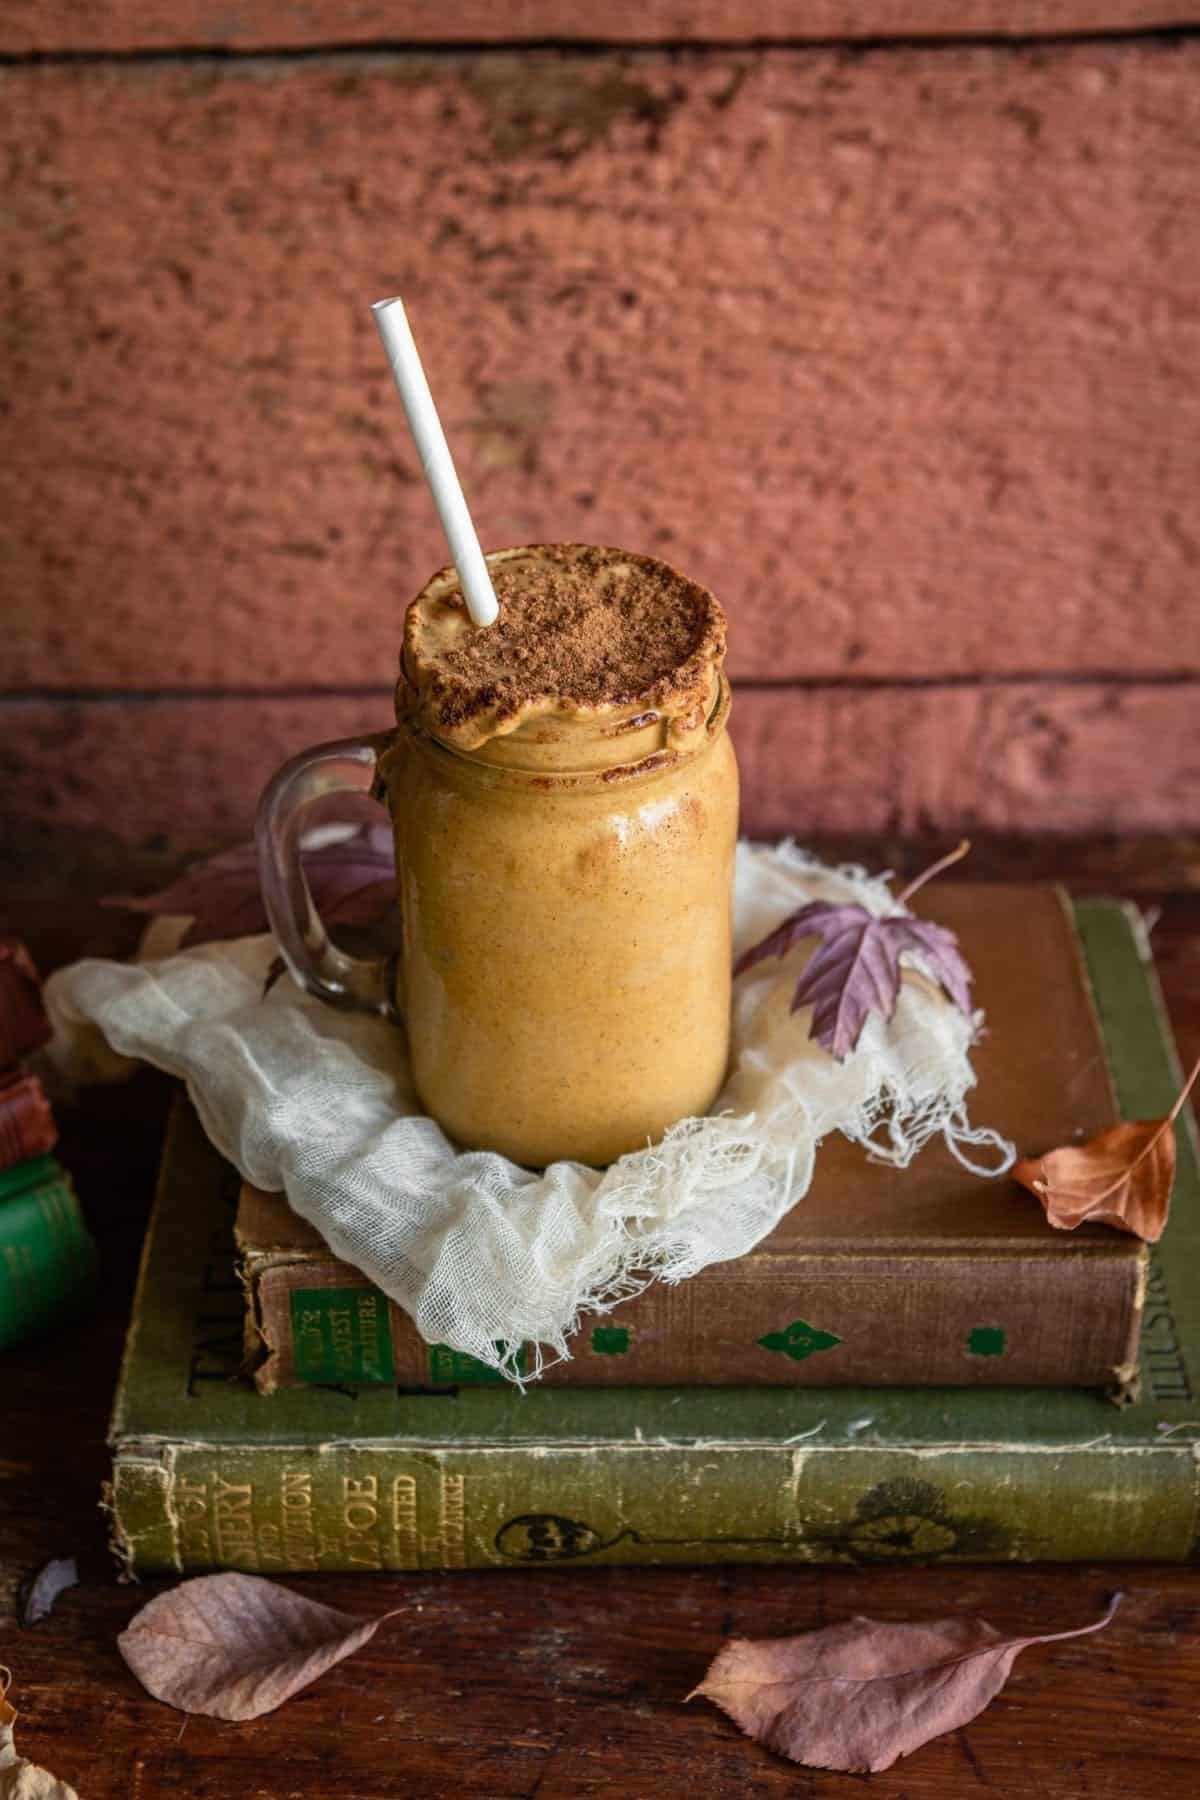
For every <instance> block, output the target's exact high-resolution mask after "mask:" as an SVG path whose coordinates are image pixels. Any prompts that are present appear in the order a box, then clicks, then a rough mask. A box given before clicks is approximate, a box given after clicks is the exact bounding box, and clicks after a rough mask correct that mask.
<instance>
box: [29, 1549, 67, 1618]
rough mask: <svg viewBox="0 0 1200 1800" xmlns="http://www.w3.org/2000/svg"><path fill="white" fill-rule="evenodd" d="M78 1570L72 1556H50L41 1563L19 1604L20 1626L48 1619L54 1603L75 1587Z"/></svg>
mask: <svg viewBox="0 0 1200 1800" xmlns="http://www.w3.org/2000/svg"><path fill="white" fill-rule="evenodd" d="M78 1582H79V1570H78V1568H77V1567H76V1564H75V1558H74V1557H73V1556H52V1557H51V1558H50V1561H49V1562H47V1563H43V1564H42V1566H41V1568H40V1569H39V1570H38V1572H37V1574H36V1575H35V1576H34V1578H33V1580H32V1581H31V1582H30V1583H29V1585H28V1587H27V1588H26V1590H25V1593H24V1596H23V1599H22V1603H21V1623H22V1625H36V1624H37V1622H38V1620H39V1619H46V1618H49V1616H50V1614H51V1613H52V1612H53V1610H54V1602H55V1601H56V1600H57V1599H58V1596H59V1595H60V1594H62V1593H65V1591H66V1590H67V1588H73V1587H75V1586H77V1584H78Z"/></svg>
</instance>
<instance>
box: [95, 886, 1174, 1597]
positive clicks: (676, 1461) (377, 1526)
mask: <svg viewBox="0 0 1200 1800" xmlns="http://www.w3.org/2000/svg"><path fill="white" fill-rule="evenodd" d="M1077 915H1078V921H1079V928H1080V935H1081V940H1082V943H1083V946H1084V953H1085V956H1086V958H1087V961H1088V966H1089V972H1090V975H1091V979H1092V985H1093V990H1094V993H1095V996H1096V1000H1097V1005H1098V1008H1099V1013H1100V1019H1101V1024H1102V1027H1103V1030H1104V1035H1105V1040H1106V1043H1107V1045H1108V1049H1109V1055H1110V1062H1111V1066H1112V1071H1113V1075H1114V1078H1115V1081H1116V1085H1117V1089H1118V1095H1119V1101H1120V1106H1121V1111H1122V1112H1123V1114H1124V1115H1125V1116H1126V1117H1128V1118H1148V1117H1155V1116H1159V1115H1161V1114H1163V1113H1165V1112H1166V1111H1167V1110H1168V1108H1169V1107H1170V1104H1171V1102H1172V1100H1173V1098H1174V1096H1175V1093H1176V1092H1177V1091H1178V1083H1179V1071H1178V1067H1177V1064H1176V1062H1175V1058H1174V1055H1173V1052H1172V1050H1171V1047H1170V1039H1169V1035H1168V1032H1167V1029H1166V1026H1165V1022H1164V1014H1163V1012H1162V1008H1161V1003H1160V1001H1159V998H1158V994H1157V988H1156V985H1155V982H1154V977H1153V972H1152V970H1151V968H1150V965H1149V957H1148V953H1147V951H1146V949H1145V946H1144V944H1143V942H1142V940H1141V937H1140V935H1139V931H1138V928H1137V925H1136V921H1135V920H1134V918H1133V917H1132V916H1131V914H1130V913H1129V912H1128V911H1127V910H1126V909H1125V908H1124V907H1122V906H1120V905H1118V904H1115V903H1113V902H1104V901H1097V902H1084V903H1081V904H1080V905H1079V907H1078V909H1077ZM167 1196H169V1204H165V1203H163V1202H164V1200H165V1199H166V1197H167ZM237 1200H238V1178H237V1175H236V1173H235V1172H234V1171H233V1170H232V1169H230V1168H229V1166H228V1165H227V1164H225V1163H224V1162H223V1161H222V1159H221V1158H220V1157H219V1156H218V1155H217V1153H216V1152H215V1151H214V1150H212V1149H211V1148H210V1147H209V1145H208V1143H207V1140H206V1139H205V1138H204V1136H203V1134H202V1133H201V1130H200V1127H199V1125H198V1124H197V1122H196V1120H195V1118H194V1117H193V1115H192V1114H191V1112H190V1111H189V1110H188V1109H187V1108H186V1107H183V1106H179V1107H177V1109H176V1114H175V1117H174V1119H173V1121H172V1126H171V1136H170V1142H169V1145H168V1153H167V1156H166V1158H165V1159H164V1168H163V1175H162V1182H161V1188H160V1204H159V1206H158V1207H157V1209H156V1214H155V1218H154V1220H153V1223H152V1226H151V1230H150V1233H149V1237H148V1240H147V1248H146V1252H145V1256H144V1259H143V1266H142V1273H141V1278H140V1282H139V1287H138V1294H137V1298H136V1301H135V1306H134V1314H133V1321H132V1324H131V1327H130V1332H129V1339H128V1343H127V1347H126V1353H125V1361H124V1365H123V1369H122V1373H121V1378H120V1383H119V1387H118V1391H117V1397H116V1405H115V1410H114V1414H113V1422H112V1432H111V1440H110V1441H111V1445H112V1451H113V1478H112V1483H111V1487H110V1491H109V1495H108V1501H109V1505H110V1508H111V1513H112V1520H113V1538H114V1545H115V1548H116V1551H117V1554H118V1556H119V1557H120V1559H121V1561H122V1563H123V1565H124V1566H125V1567H126V1568H127V1569H128V1570H129V1571H131V1572H133V1573H135V1574H151V1573H158V1572H163V1571H189V1572H190V1571H199V1570H204V1569H219V1568H239V1569H253V1570H260V1571H262V1572H264V1573H271V1572H274V1571H284V1570H292V1571H297V1570H307V1569H418V1568H455V1567H481V1566H490V1565H497V1566H504V1567H512V1568H516V1567H521V1566H525V1565H528V1564H544V1563H549V1562H557V1563H570V1564H585V1563H597V1562H657V1563H689V1562H705V1561H729V1562H733V1561H742V1562H817V1561H833V1562H838V1561H851V1562H888V1561H901V1560H906V1559H923V1560H938V1561H956V1560H957V1561H964V1562H969V1561H979V1560H994V1561H1006V1560H1011V1561H1026V1560H1057V1561H1070V1560H1077V1559H1088V1560H1097V1561H1104V1560H1115V1559H1118V1558H1122V1559H1128V1558H1147V1559H1161V1560H1184V1559H1187V1558H1189V1557H1192V1556H1194V1555H1195V1554H1196V1553H1197V1546H1198V1539H1200V1419H1198V1414H1200V1405H1198V1401H1197V1396H1196V1394H1195V1392H1194V1390H1195V1388H1196V1386H1197V1384H1198V1383H1200V1177H1198V1166H1197V1158H1196V1150H1195V1142H1194V1138H1193V1136H1192V1135H1191V1129H1190V1123H1187V1122H1185V1123H1181V1126H1180V1129H1179V1171H1178V1177H1177V1182H1176V1191H1175V1201H1174V1214H1173V1217H1172V1220H1171V1224H1170V1227H1169V1229H1168V1231H1167V1234H1166V1236H1165V1237H1164V1239H1163V1242H1162V1244H1161V1245H1160V1246H1159V1247H1158V1252H1157V1253H1156V1254H1155V1256H1154V1258H1153V1262H1152V1266H1151V1274H1150V1278H1149V1296H1148V1303H1147V1306H1146V1309H1145V1314H1144V1323H1143V1333H1142V1345H1141V1398H1140V1399H1139V1400H1138V1401H1137V1402H1136V1403H1135V1404H1132V1405H1129V1406H1127V1407H1125V1408H1117V1407H1115V1406H1113V1405H1112V1404H1111V1403H1109V1402H1107V1401H1105V1400H1103V1399H1102V1398H1099V1397H1097V1396H1095V1395H1093V1394H1089V1393H1086V1392H1080V1391H1068V1390H1065V1389H1048V1388H1039V1389H1033V1388H1010V1389H1005V1388H989V1389H986V1390H984V1389H977V1390H972V1389H961V1388H956V1389H950V1388H935V1389H930V1388H926V1389H886V1390H885V1389H878V1388H872V1389H863V1388H846V1387H842V1388H836V1389H834V1388H815V1387H807V1388H773V1389H747V1388H719V1387H709V1388H698V1389H675V1390H672V1389H669V1388H657V1389H639V1390H634V1389H611V1388H609V1389H585V1388H575V1389H563V1388H559V1389H537V1388H534V1389H532V1390H531V1391H530V1392H528V1393H525V1394H521V1393H519V1392H516V1391H512V1390H506V1389H505V1390H502V1389H497V1388H494V1387H492V1388H488V1387H476V1388H468V1387H462V1388H459V1389H457V1390H455V1389H449V1390H442V1391H439V1392H430V1393H413V1392H400V1391H397V1390H396V1389H393V1388H383V1387H373V1388H364V1389H361V1390H355V1389H353V1388H349V1387H347V1388H344V1389H337V1388H326V1389H307V1390H306V1389H299V1388H297V1389H291V1390H287V1391H283V1392H280V1393H278V1394H276V1395H274V1396H273V1397H272V1398H270V1399H264V1398H262V1397H260V1396H258V1395H257V1394H255V1392H254V1391H253V1388H252V1387H251V1386H250V1385H249V1383H248V1382H246V1381H245V1380H240V1379H239V1378H238V1369H239V1364H240V1359H241V1355H242V1324H243V1296H242V1293H241V1289H240V1286H239V1283H238V1280H237V1277H236V1274H235V1272H234V1266H233V1244H232V1229H233V1221H234V1215H235V1211H236V1207H237Z"/></svg>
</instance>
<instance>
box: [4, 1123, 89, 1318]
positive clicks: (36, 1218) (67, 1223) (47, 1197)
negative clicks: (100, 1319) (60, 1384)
mask: <svg viewBox="0 0 1200 1800" xmlns="http://www.w3.org/2000/svg"><path fill="white" fill-rule="evenodd" d="M95 1276H96V1246H95V1245H94V1243H93V1242H92V1239H91V1236H90V1234H89V1232H88V1228H87V1226H86V1224H85V1223H84V1218H83V1213H82V1212H81V1210H80V1206H79V1201H78V1199H77V1197H76V1194H75V1189H74V1188H73V1186H72V1185H71V1178H70V1176H69V1175H68V1174H67V1172H66V1170H65V1169H64V1168H63V1166H62V1164H61V1163H60V1162H59V1161H58V1159H57V1157H54V1156H35V1157H31V1158H30V1159H29V1161H28V1162H23V1163H19V1164H18V1165H17V1166H16V1167H15V1168H11V1169H5V1170H3V1171H0V1350H3V1349H5V1348H6V1347H7V1346H8V1345H9V1344H16V1343H19V1342H20V1341H21V1340H22V1339H24V1338H29V1337H34V1336H36V1335H37V1334H38V1333H39V1332H42V1331H47V1330H49V1329H50V1328H51V1327H52V1326H54V1325H58V1324H61V1323H63V1322H64V1321H65V1320H67V1319H68V1318H70V1317H72V1316H73V1315H74V1314H75V1313H76V1312H77V1311H78V1309H79V1307H80V1306H81V1305H82V1304H83V1303H84V1302H85V1301H86V1300H87V1299H89V1298H90V1296H91V1294H92V1292H93V1289H94V1285H95Z"/></svg>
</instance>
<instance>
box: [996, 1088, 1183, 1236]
mask: <svg viewBox="0 0 1200 1800" xmlns="http://www.w3.org/2000/svg"><path fill="white" fill-rule="evenodd" d="M1197 1075H1200V1062H1198V1063H1197V1064H1196V1066H1195V1068H1194V1069H1193V1070H1192V1072H1191V1074H1190V1075H1189V1076H1188V1078H1187V1081H1186V1082H1185V1084H1184V1087H1183V1090H1182V1092H1181V1093H1180V1095H1179V1098H1178V1099H1177V1100H1176V1102H1175V1104H1174V1106H1173V1107H1172V1108H1171V1110H1170V1112H1169V1113H1168V1114H1167V1115H1166V1117H1165V1118H1163V1119H1138V1120H1133V1121H1123V1122H1122V1123H1121V1124H1120V1125H1114V1126H1112V1128H1111V1129H1110V1130H1108V1131H1102V1132H1101V1133H1100V1135H1099V1137H1094V1138H1091V1139H1090V1140H1089V1141H1088V1142H1087V1143H1086V1144H1065V1145H1063V1146H1062V1147H1061V1148H1060V1149H1057V1150H1048V1151H1047V1152H1046V1154H1045V1155H1044V1156H1027V1157H1023V1158H1022V1159H1021V1161H1020V1162H1019V1163H1018V1164H1017V1165H1016V1167H1015V1168H1014V1170H1013V1178H1014V1180H1016V1181H1019V1182H1020V1183H1021V1185H1022V1186H1023V1187H1027V1188H1028V1189H1029V1191H1030V1193H1032V1194H1036V1195H1037V1197H1038V1199H1039V1200H1040V1201H1041V1203H1042V1205H1043V1206H1044V1207H1045V1209H1046V1217H1047V1219H1048V1220H1049V1221H1050V1223H1051V1225H1055V1226H1057V1227H1058V1229H1059V1230H1060V1231H1074V1229H1075V1227H1076V1226H1077V1225H1082V1224H1084V1223H1087V1224H1089V1225H1114V1226H1116V1228H1117V1230H1118V1231H1128V1232H1130V1233H1131V1234H1132V1236H1134V1237H1139V1238H1144V1239H1145V1240H1146V1242H1147V1243H1151V1244H1153V1243H1156V1242H1157V1241H1158V1239H1159V1238H1160V1237H1161V1236H1162V1234H1163V1228H1164V1226H1165V1225H1166V1223H1167V1215H1168V1213H1169V1211H1170V1206H1171V1186H1172V1183H1173V1182H1174V1179H1175V1134H1174V1132H1173V1130H1172V1126H1173V1125H1174V1123H1175V1120H1176V1118H1177V1117H1178V1114H1179V1111H1180V1108H1181V1107H1182V1106H1183V1103H1184V1101H1185V1100H1186V1099H1187V1097H1188V1094H1189V1092H1190V1091H1191V1088H1192V1084H1193V1083H1194V1081H1195V1080H1196V1077H1197Z"/></svg>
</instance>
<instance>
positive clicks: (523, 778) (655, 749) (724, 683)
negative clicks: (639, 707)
mask: <svg viewBox="0 0 1200 1800" xmlns="http://www.w3.org/2000/svg"><path fill="white" fill-rule="evenodd" d="M732 703H733V696H732V691H731V688H730V684H729V679H728V677H727V676H726V674H725V672H724V670H720V671H718V672H717V679H716V681H715V683H714V692H713V697H712V702H711V705H710V706H709V707H708V708H707V709H706V711H705V714H704V716H703V718H702V719H700V720H699V721H697V723H696V724H695V725H693V726H692V727H691V729H690V730H686V731H683V732H680V733H679V734H678V735H676V734H675V733H674V732H673V731H672V729H671V728H672V727H673V726H675V725H678V724H679V723H680V721H678V720H672V719H671V718H670V717H669V716H668V715H666V714H663V713H659V712H657V711H653V710H648V711H646V712H644V713H642V714H640V715H639V714H633V713H632V709H630V710H631V714H632V722H633V723H634V724H637V723H639V722H640V720H642V719H644V720H645V721H646V723H645V724H644V725H643V726H642V728H641V730H630V728H629V723H628V722H627V723H626V724H625V725H623V726H622V727H621V728H619V729H618V730H617V731H615V732H614V731H613V729H612V721H611V718H610V719H609V720H608V721H607V722H606V724H607V729H602V726H601V720H600V719H599V717H595V718H593V719H590V720H588V721H587V722H586V723H587V725H590V726H591V727H592V729H591V731H590V732H589V733H588V735H589V736H590V737H591V738H592V740H593V741H595V740H597V739H598V740H600V741H602V742H603V743H605V744H607V745H610V746H614V745H615V744H617V743H620V742H621V739H622V737H626V736H627V737H629V738H631V739H632V738H635V737H642V736H644V735H646V734H647V733H649V732H651V731H657V732H658V734H659V735H658V741H657V743H656V744H654V745H653V746H652V747H649V748H646V749H645V750H644V752H643V754H641V755H640V756H635V757H631V758H625V759H622V760H612V759H609V758H606V759H605V760H604V761H602V762H599V763H593V764H591V765H589V766H585V767H581V766H578V765H577V766H574V767H572V766H571V765H569V764H566V765H557V766H556V765H554V764H551V763H543V764H540V765H539V764H537V763H523V762H516V761H510V760H508V759H507V758H503V759H502V758H499V757H497V756H496V755H495V750H496V749H497V748H498V747H500V746H509V745H512V744H513V739H514V738H516V737H517V736H518V735H519V734H517V733H513V734H510V735H509V736H507V737H498V738H489V739H488V740H487V741H486V742H485V743H483V744H480V745H478V746H476V747H475V748H474V749H470V750H468V749H464V748H463V747H462V746H461V745H459V744H453V743H449V742H447V741H446V739H444V738H442V737H439V736H438V735H437V733H435V732H433V731H432V730H431V729H430V728H429V726H428V725H427V724H426V723H425V722H424V721H423V720H422V719H421V718H420V717H419V715H418V714H417V712H416V710H415V709H411V708H410V709H407V710H406V711H405V712H404V713H403V714H402V715H401V716H400V720H399V723H400V725H401V726H402V727H407V730H408V734H409V736H410V738H411V739H412V741H413V742H414V743H415V744H417V745H418V746H419V747H420V748H422V749H423V750H426V751H428V752H430V753H431V754H434V755H437V756H445V757H448V758H449V759H451V761H452V762H453V763H454V764H455V765H456V766H457V767H458V768H460V769H462V770H463V771H464V772H467V773H469V774H470V775H473V776H478V777H479V778H480V779H483V780H491V781H495V782H497V783H499V784H503V783H505V782H511V783H512V784H513V785H514V786H522V787H537V788H543V789H545V790H546V791H547V792H555V793H557V792H568V791H570V790H572V789H579V788H585V789H586V788H593V787H598V786H609V787H611V786H616V785H620V786H622V787H623V786H625V785H626V784H628V783H635V782H636V783H640V782H642V781H648V780H652V779H653V778H654V777H655V776H659V775H662V774H664V773H666V772H667V771H668V770H669V769H674V768H678V767H680V766H682V765H684V764H687V763H690V762H692V761H694V760H695V759H696V758H698V757H700V756H702V755H703V754H704V752H705V751H707V750H709V749H710V748H711V747H712V746H713V744H715V743H716V742H717V740H718V739H719V738H720V737H721V736H722V734H723V732H724V730H725V726H726V723H727V721H728V717H729V712H730V708H731V706H732ZM539 723H541V724H542V725H543V726H544V725H545V723H546V721H545V719H544V718H543V719H542V720H541V721H539ZM570 723H571V725H572V726H578V725H582V724H584V721H583V720H582V719H581V717H580V715H579V714H572V715H570ZM660 728H661V729H660ZM489 751H492V752H493V754H492V755H489V754H488V752H489Z"/></svg>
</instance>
